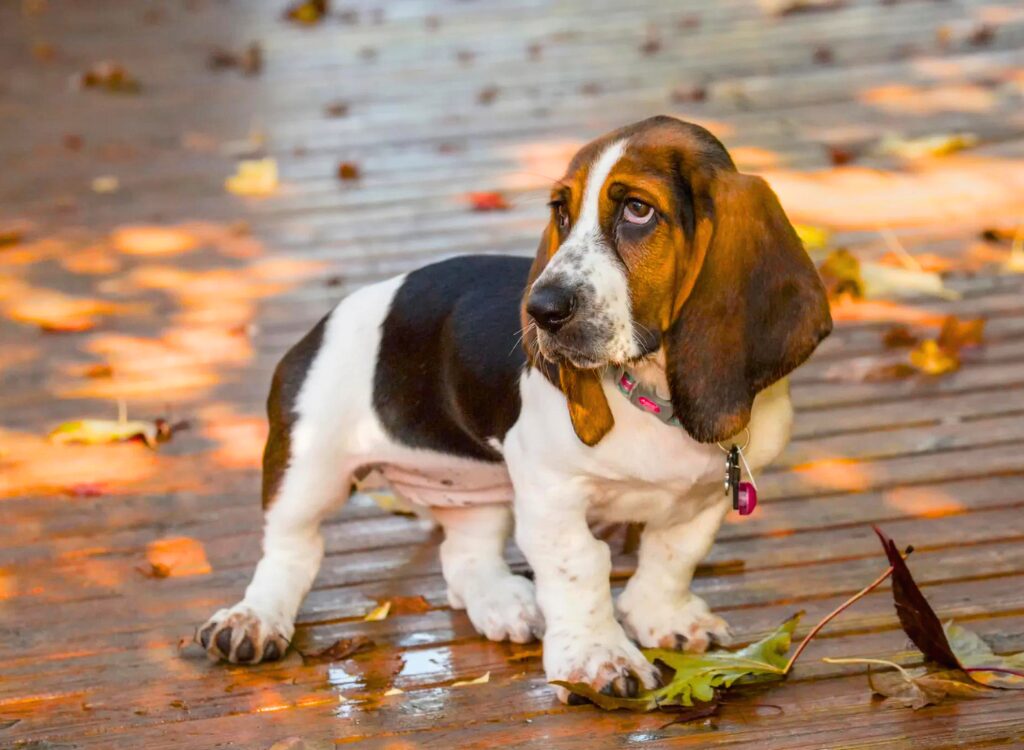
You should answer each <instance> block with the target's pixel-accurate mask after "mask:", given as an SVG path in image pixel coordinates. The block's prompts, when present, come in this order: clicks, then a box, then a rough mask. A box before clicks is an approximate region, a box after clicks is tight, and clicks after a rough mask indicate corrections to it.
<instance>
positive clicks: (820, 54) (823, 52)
mask: <svg viewBox="0 0 1024 750" xmlns="http://www.w3.org/2000/svg"><path fill="white" fill-rule="evenodd" d="M811 60H813V61H814V63H815V64H817V65H830V64H832V63H834V62H835V60H836V54H835V52H833V51H832V48H831V47H829V46H827V45H824V44H819V45H818V46H817V47H815V48H814V52H812V53H811Z"/></svg>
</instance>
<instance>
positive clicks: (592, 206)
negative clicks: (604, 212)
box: [567, 138, 627, 241]
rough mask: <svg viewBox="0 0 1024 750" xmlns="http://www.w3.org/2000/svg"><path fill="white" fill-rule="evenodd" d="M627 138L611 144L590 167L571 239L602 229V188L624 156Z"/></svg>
mask: <svg viewBox="0 0 1024 750" xmlns="http://www.w3.org/2000/svg"><path fill="white" fill-rule="evenodd" d="M626 142H627V139H625V138H623V139H622V140H620V141H616V142H615V143H613V144H611V145H610V146H608V147H607V148H605V150H604V151H602V152H601V155H600V156H599V157H598V158H597V161H595V162H594V163H593V165H591V167H590V174H588V175H587V185H586V187H585V188H584V189H583V201H582V202H581V203H580V217H579V219H577V220H576V224H575V225H574V226H573V228H572V232H571V234H570V238H569V240H567V241H570V240H571V239H572V237H574V236H586V235H590V234H594V233H598V232H600V230H601V212H600V210H599V209H600V207H601V188H602V187H604V183H605V180H607V179H608V175H609V174H611V171H612V169H614V168H615V165H616V164H617V163H618V162H619V159H621V158H622V154H623V153H624V152H625V150H626Z"/></svg>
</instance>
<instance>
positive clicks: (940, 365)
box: [910, 339, 960, 375]
mask: <svg viewBox="0 0 1024 750" xmlns="http://www.w3.org/2000/svg"><path fill="white" fill-rule="evenodd" d="M910 363H911V364H912V365H913V366H914V367H916V368H917V369H918V370H920V371H921V372H923V373H926V374H928V375H943V374H945V373H947V372H953V371H954V370H956V369H958V368H959V367H960V360H959V359H958V358H957V356H956V354H955V353H951V352H947V351H945V350H943V349H942V348H941V347H940V346H939V344H938V342H936V341H935V340H934V339H925V340H924V341H922V342H921V343H920V345H919V346H917V347H916V348H915V349H914V350H913V351H911V352H910Z"/></svg>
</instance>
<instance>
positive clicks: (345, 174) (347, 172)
mask: <svg viewBox="0 0 1024 750" xmlns="http://www.w3.org/2000/svg"><path fill="white" fill-rule="evenodd" d="M360 176H361V174H360V171H359V165H358V164H355V163H353V162H350V161H343V162H341V164H339V165H338V179H339V180H343V181H346V182H348V181H351V180H358V179H359V178H360Z"/></svg>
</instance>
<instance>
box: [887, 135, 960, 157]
mask: <svg viewBox="0 0 1024 750" xmlns="http://www.w3.org/2000/svg"><path fill="white" fill-rule="evenodd" d="M977 142H978V136H976V135H974V133H940V134H938V135H928V136H923V137H921V138H901V137H899V136H888V137H886V138H883V139H882V142H881V143H880V144H878V150H879V151H880V152H881V153H883V154H891V155H892V156H900V157H903V158H905V159H919V158H921V157H923V156H946V155H948V154H953V153H956V152H957V151H962V150H963V149H965V148H970V147H971V146H974V145H975V144H977Z"/></svg>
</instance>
